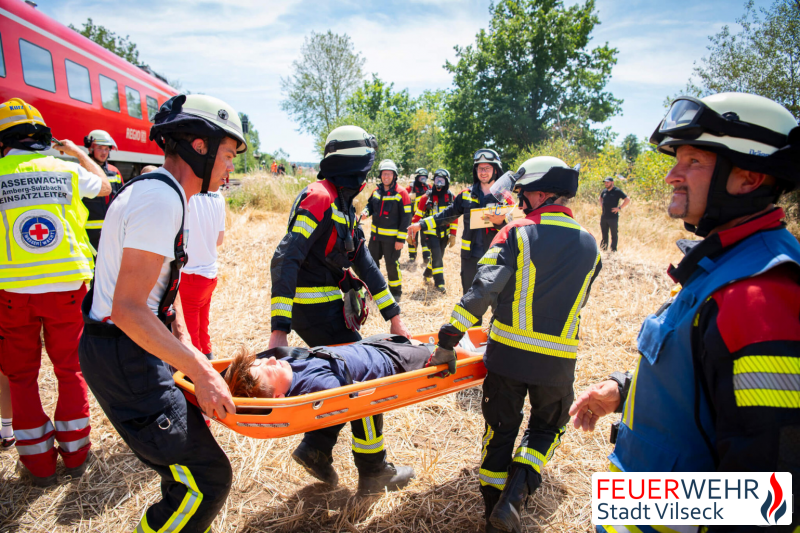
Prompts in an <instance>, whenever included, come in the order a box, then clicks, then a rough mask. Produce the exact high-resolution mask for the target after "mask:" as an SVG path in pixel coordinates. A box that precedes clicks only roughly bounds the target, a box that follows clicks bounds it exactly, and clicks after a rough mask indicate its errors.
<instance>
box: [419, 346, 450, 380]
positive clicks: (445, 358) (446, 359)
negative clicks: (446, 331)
mask: <svg viewBox="0 0 800 533" xmlns="http://www.w3.org/2000/svg"><path fill="white" fill-rule="evenodd" d="M445 363H447V370H442V371H441V372H439V373H437V374H436V377H439V378H446V377H447V376H449V375H451V374H455V373H456V352H455V350H448V349H447V348H442V347H441V346H437V347H436V351H435V352H433V355H431V357H430V359H428V363H427V364H426V365H425V366H426V367H428V366H437V365H443V364H445Z"/></svg>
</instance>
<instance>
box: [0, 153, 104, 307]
mask: <svg viewBox="0 0 800 533" xmlns="http://www.w3.org/2000/svg"><path fill="white" fill-rule="evenodd" d="M31 153H36V152H29V151H28V150H19V149H17V148H12V149H11V150H9V151H8V154H6V155H29V154H31ZM63 163H64V164H65V165H66V166H68V167H69V168H70V170H74V171H75V172H77V173H78V194H79V195H80V196H81V198H94V197H95V196H97V193H99V192H100V189H101V188H102V187H103V180H102V179H101V178H100V176H98V175H96V174H92V173H91V172H89V171H88V170H86V169H85V168H83V167H82V166H80V165H79V164H77V163H71V162H69V161H63ZM81 285H83V282H82V281H62V282H60V283H45V284H43V285H34V286H32V287H20V288H18V289H6V291H8V292H16V293H18V294H44V293H46V292H68V291H76V290H78V289H80V288H81Z"/></svg>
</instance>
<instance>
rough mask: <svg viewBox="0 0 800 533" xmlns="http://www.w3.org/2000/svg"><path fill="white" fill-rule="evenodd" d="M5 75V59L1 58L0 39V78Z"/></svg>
mask: <svg viewBox="0 0 800 533" xmlns="http://www.w3.org/2000/svg"><path fill="white" fill-rule="evenodd" d="M5 77H6V60H5V59H3V40H2V39H0V78H5Z"/></svg>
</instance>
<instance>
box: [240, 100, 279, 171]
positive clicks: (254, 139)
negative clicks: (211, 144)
mask: <svg viewBox="0 0 800 533" xmlns="http://www.w3.org/2000/svg"><path fill="white" fill-rule="evenodd" d="M245 117H247V120H248V122H249V123H250V126H249V128H248V130H247V133H245V135H244V138H245V140H246V141H247V151H246V152H245V153H243V154H239V155H237V156H236V157H235V158H234V159H233V167H234V169H235V172H244V167H245V165H244V162H245V159H246V160H247V171H248V172H253V171H254V170H256V168H258V166H259V164H260V163H261V160H260V159H261V158H260V155H261V154H260V152H261V141H260V140H259V138H258V130H257V129H256V127H255V124H253V122H252V121H251V120H250V117H249V116H247V115H246V114H245V113H239V120H241V121H242V122H244V120H245ZM287 156H288V154H287ZM270 163H271V161H270Z"/></svg>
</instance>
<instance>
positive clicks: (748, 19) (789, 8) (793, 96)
mask: <svg viewBox="0 0 800 533" xmlns="http://www.w3.org/2000/svg"><path fill="white" fill-rule="evenodd" d="M744 7H745V11H744V15H742V17H741V18H739V19H737V20H736V22H737V23H738V24H739V25H740V26H741V30H740V31H738V32H736V33H733V32H731V29H730V28H729V27H728V26H724V27H723V28H722V31H720V32H719V33H717V34H716V35H713V36H711V37H709V40H710V41H711V44H710V45H709V46H708V50H709V52H710V53H709V55H708V57H704V58H702V59H701V60H700V63H699V64H697V63H695V68H694V76H696V77H697V80H696V81H695V79H691V80H690V81H689V84H688V85H687V88H686V93H687V94H691V95H698V96H705V95H708V94H713V93H719V92H726V91H737V92H747V93H753V94H758V95H761V96H764V97H767V98H770V99H772V100H775V101H776V102H779V103H780V104H782V105H784V106H785V107H786V108H787V109H789V111H791V112H792V114H794V116H795V118H798V119H800V0H775V1H774V2H773V3H772V5H771V6H769V7H768V8H759V9H756V8H755V6H754V5H753V1H752V0H749V1H748V2H747V3H745V6H744Z"/></svg>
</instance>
